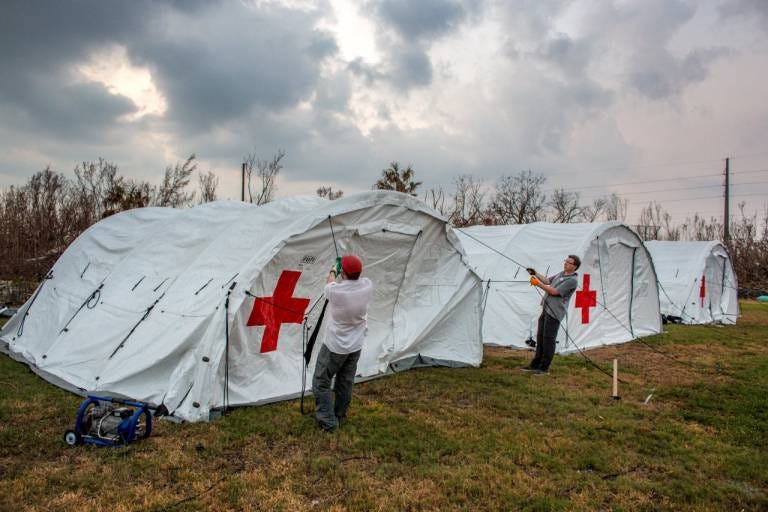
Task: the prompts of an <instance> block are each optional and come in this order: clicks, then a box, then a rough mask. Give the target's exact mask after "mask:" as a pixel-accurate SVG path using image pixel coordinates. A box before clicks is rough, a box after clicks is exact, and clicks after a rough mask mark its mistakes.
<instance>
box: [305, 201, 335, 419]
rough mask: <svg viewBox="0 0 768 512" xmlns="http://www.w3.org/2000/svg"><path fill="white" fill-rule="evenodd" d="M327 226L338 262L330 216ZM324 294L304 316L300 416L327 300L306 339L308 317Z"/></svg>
mask: <svg viewBox="0 0 768 512" xmlns="http://www.w3.org/2000/svg"><path fill="white" fill-rule="evenodd" d="M328 226H330V228H331V239H332V240H333V250H334V251H335V252H336V261H338V260H339V245H338V244H337V243H336V233H334V231H333V219H332V217H331V216H330V215H328ZM324 296H325V293H323V294H322V295H320V297H319V298H318V299H317V300H316V301H315V303H314V304H313V305H312V307H311V308H310V309H309V311H308V312H307V313H305V315H304V323H303V327H302V354H303V356H304V364H303V365H302V370H301V401H300V405H299V409H300V411H301V414H306V413H305V412H304V395H305V394H306V391H307V370H308V369H309V362H310V361H311V360H312V351H313V350H314V348H315V343H316V342H317V336H318V334H319V333H320V326H321V325H323V317H324V316H325V308H327V307H328V299H327V298H326V299H325V302H323V308H322V309H321V310H320V315H319V316H318V317H317V323H316V324H315V328H314V330H313V331H312V334H310V336H309V338H307V332H308V327H307V321H308V320H309V315H310V314H312V311H313V310H314V309H315V307H316V306H317V305H318V303H319V302H320V299H322V298H324Z"/></svg>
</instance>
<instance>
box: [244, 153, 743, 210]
mask: <svg viewBox="0 0 768 512" xmlns="http://www.w3.org/2000/svg"><path fill="white" fill-rule="evenodd" d="M726 179H728V178H726ZM240 200H241V201H242V202H245V162H243V183H242V185H241V186H240ZM725 208H726V210H727V209H728V207H727V206H726V207H725Z"/></svg>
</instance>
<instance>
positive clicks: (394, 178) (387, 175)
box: [373, 162, 421, 196]
mask: <svg viewBox="0 0 768 512" xmlns="http://www.w3.org/2000/svg"><path fill="white" fill-rule="evenodd" d="M415 175H416V171H414V170H413V168H412V167H411V165H410V164H408V167H406V168H405V169H401V168H400V164H398V163H397V162H392V163H390V164H389V167H388V168H386V169H383V170H382V171H381V178H379V180H378V181H377V182H376V183H375V184H374V185H373V188H374V189H375V190H376V189H378V190H395V191H397V192H403V193H405V194H410V195H412V196H415V195H417V194H416V189H417V188H419V187H420V186H421V182H420V181H414V180H413V178H414V177H415Z"/></svg>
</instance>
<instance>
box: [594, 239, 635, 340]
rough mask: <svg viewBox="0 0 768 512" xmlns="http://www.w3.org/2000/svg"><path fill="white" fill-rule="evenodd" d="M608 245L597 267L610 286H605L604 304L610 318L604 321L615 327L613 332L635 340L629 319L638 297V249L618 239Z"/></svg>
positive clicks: (630, 319)
mask: <svg viewBox="0 0 768 512" xmlns="http://www.w3.org/2000/svg"><path fill="white" fill-rule="evenodd" d="M607 245H608V247H607V250H604V251H603V259H602V262H601V265H600V267H601V273H602V276H601V278H602V281H603V282H604V283H606V284H607V283H610V286H604V296H603V305H604V307H605V309H606V310H607V311H606V312H607V313H608V317H609V318H610V320H609V319H606V322H608V323H613V324H615V325H614V328H612V330H616V331H618V332H621V331H624V332H625V333H626V332H628V333H630V334H631V335H632V337H633V338H634V329H633V325H632V316H633V312H634V311H633V310H634V309H635V302H636V301H635V300H634V297H635V295H636V294H637V282H636V273H637V262H636V252H637V247H633V246H630V245H627V244H626V243H622V242H621V241H619V240H615V241H613V243H611V241H609V242H608V244H607ZM606 256H607V257H606Z"/></svg>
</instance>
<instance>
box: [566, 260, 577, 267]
mask: <svg viewBox="0 0 768 512" xmlns="http://www.w3.org/2000/svg"><path fill="white" fill-rule="evenodd" d="M563 263H567V264H569V265H573V266H576V263H575V262H573V261H571V260H565V261H564V262H563Z"/></svg>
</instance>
